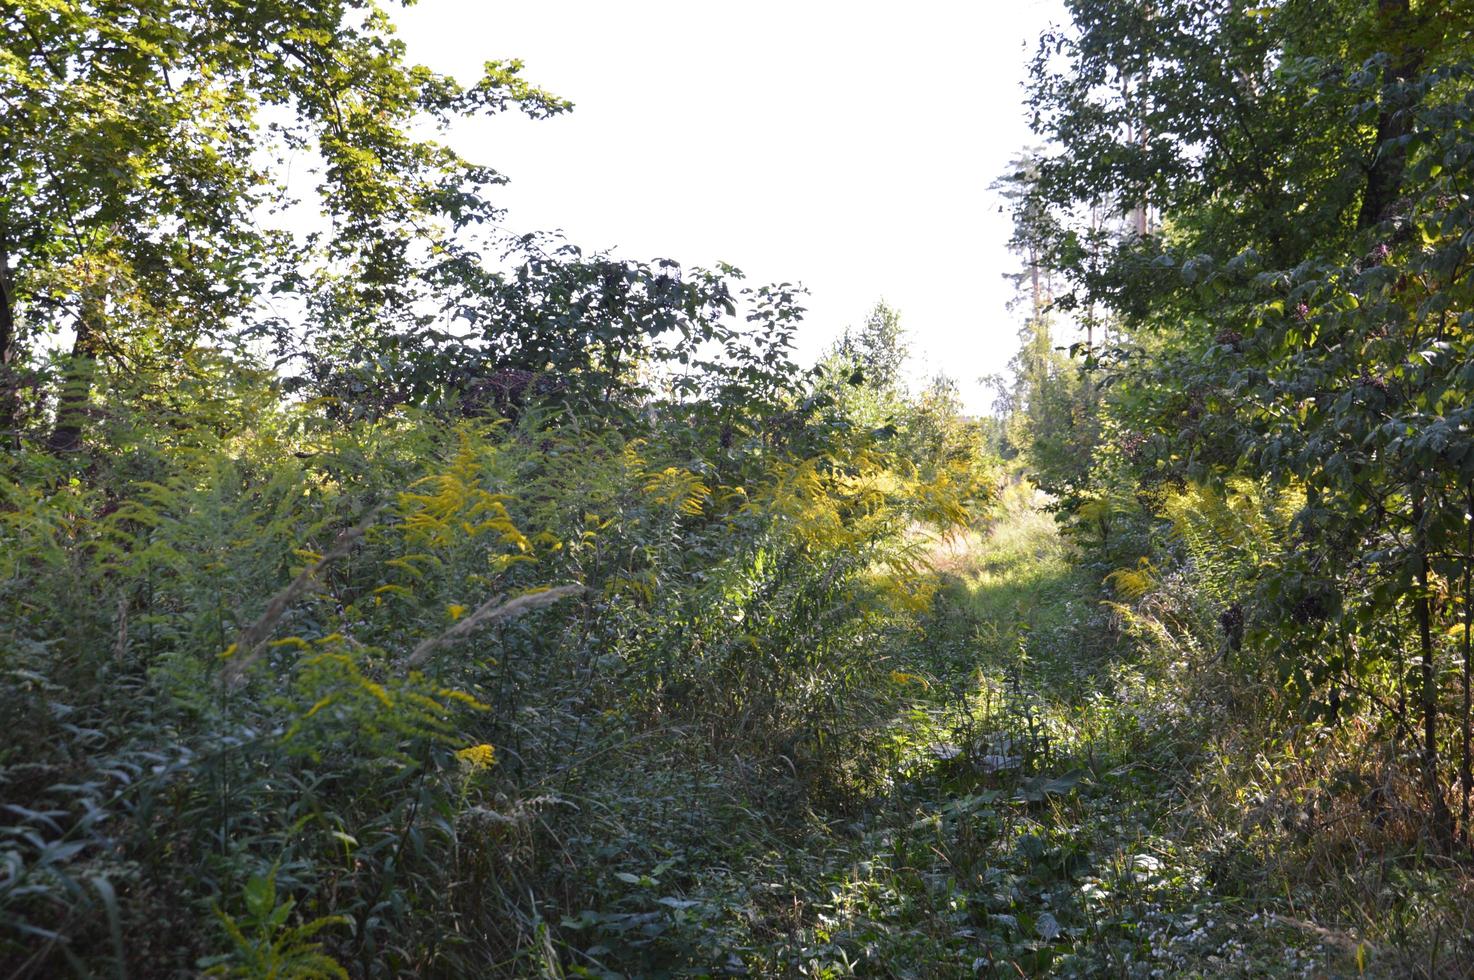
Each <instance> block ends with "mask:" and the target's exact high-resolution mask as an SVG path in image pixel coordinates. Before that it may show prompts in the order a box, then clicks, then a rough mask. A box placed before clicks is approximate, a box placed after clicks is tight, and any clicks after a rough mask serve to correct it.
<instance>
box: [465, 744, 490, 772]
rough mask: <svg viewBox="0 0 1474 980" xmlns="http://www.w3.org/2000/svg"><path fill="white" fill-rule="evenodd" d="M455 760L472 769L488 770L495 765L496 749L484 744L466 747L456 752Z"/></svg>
mask: <svg viewBox="0 0 1474 980" xmlns="http://www.w3.org/2000/svg"><path fill="white" fill-rule="evenodd" d="M456 758H457V759H459V760H461V761H462V762H464V763H465V764H466V765H468V766H470V767H471V768H472V769H490V768H491V767H492V766H494V765H496V748H495V747H494V746H491V745H488V744H486V743H485V742H482V743H481V744H480V745H468V746H467V747H466V748H464V749H459V750H457V751H456Z"/></svg>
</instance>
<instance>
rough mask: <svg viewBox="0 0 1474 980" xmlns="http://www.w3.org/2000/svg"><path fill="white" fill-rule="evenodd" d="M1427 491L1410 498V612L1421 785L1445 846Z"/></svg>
mask: <svg viewBox="0 0 1474 980" xmlns="http://www.w3.org/2000/svg"><path fill="white" fill-rule="evenodd" d="M1425 493H1426V491H1425V490H1424V489H1422V488H1421V487H1419V488H1418V490H1417V491H1416V496H1414V498H1413V513H1412V517H1413V540H1414V542H1415V544H1414V547H1415V548H1416V549H1417V563H1418V565H1417V590H1418V591H1417V595H1416V597H1415V598H1414V602H1413V615H1414V617H1415V618H1416V621H1417V625H1418V649H1419V651H1420V652H1421V653H1422V671H1423V676H1422V682H1423V685H1422V686H1423V690H1422V702H1423V704H1422V710H1423V789H1424V792H1426V793H1427V794H1428V808H1429V809H1428V816H1429V821H1430V823H1431V824H1432V830H1433V834H1434V838H1435V840H1437V841H1438V843H1439V844H1440V845H1443V846H1445V847H1446V846H1447V845H1448V844H1449V843H1450V841H1451V840H1452V837H1453V826H1452V823H1453V814H1452V813H1450V812H1449V809H1448V802H1447V801H1446V800H1445V799H1444V798H1443V788H1442V787H1441V786H1440V785H1439V782H1438V675H1437V671H1435V669H1434V662H1433V628H1432V608H1431V606H1432V603H1431V599H1430V595H1431V593H1430V591H1429V588H1428V537H1427V530H1426V529H1425V528H1424V526H1423V520H1424V516H1425V497H1424V495H1425Z"/></svg>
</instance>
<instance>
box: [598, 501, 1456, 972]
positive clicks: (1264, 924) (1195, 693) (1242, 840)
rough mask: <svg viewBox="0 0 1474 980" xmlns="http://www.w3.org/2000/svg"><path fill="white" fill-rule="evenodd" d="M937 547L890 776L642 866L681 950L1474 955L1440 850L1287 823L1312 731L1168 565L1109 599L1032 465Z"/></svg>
mask: <svg viewBox="0 0 1474 980" xmlns="http://www.w3.org/2000/svg"><path fill="white" fill-rule="evenodd" d="M933 564H934V566H935V567H936V568H937V570H938V571H939V572H940V573H941V577H942V580H943V584H942V588H941V590H940V592H939V593H938V594H937V595H936V597H935V599H934V601H933V603H932V607H931V610H930V612H928V613H927V614H926V615H925V616H924V617H923V619H922V621H921V622H920V623H918V629H917V631H916V633H915V636H913V637H911V638H910V639H907V640H902V641H899V642H898V643H897V645H896V646H895V648H894V649H890V650H888V651H884V652H881V651H877V655H880V656H886V657H887V659H888V662H889V665H890V666H891V667H893V668H894V672H893V673H892V674H891V677H892V680H893V681H894V682H895V683H896V684H897V685H899V686H900V687H901V688H902V689H903V690H904V692H905V699H904V707H903V709H902V710H901V711H899V712H898V713H897V714H896V715H895V716H894V717H893V718H892V719H891V720H890V721H889V723H887V724H886V725H884V726H882V727H880V728H877V729H876V730H875V731H873V732H872V733H870V735H869V736H868V741H869V742H870V743H871V744H873V745H874V746H876V747H877V750H879V751H880V754H881V755H882V756H883V757H885V758H887V759H889V760H890V766H891V768H890V771H889V774H888V777H887V778H885V779H882V780H880V781H879V783H878V785H879V786H880V788H879V789H877V790H876V791H874V792H873V793H871V794H869V795H868V796H865V797H864V798H862V799H859V800H852V801H848V802H844V803H841V804H839V805H832V806H819V807H814V808H812V809H811V808H809V807H807V806H805V805H803V804H802V803H800V804H797V805H796V808H795V809H794V810H792V811H790V812H779V811H780V810H781V808H774V807H773V806H772V804H771V802H769V803H767V804H754V805H753V807H752V808H751V809H742V810H741V812H740V813H735V814H729V817H730V819H729V820H728V821H727V822H725V823H723V825H722V826H721V827H719V828H715V829H707V830H705V831H703V832H701V833H702V835H703V837H702V839H703V840H706V841H709V842H710V844H709V848H708V850H707V851H706V855H705V856H704V857H703V858H702V859H701V860H700V861H699V862H691V861H687V862H685V863H686V866H687V868H688V871H689V873H688V874H687V875H686V876H684V878H683V881H684V882H685V883H686V884H685V885H684V886H683V887H681V888H679V889H678V892H679V897H671V896H670V895H669V894H668V892H669V890H670V886H669V883H666V884H662V883H661V882H660V880H659V876H660V875H659V873H660V871H661V870H662V868H663V867H664V866H663V865H657V866H656V868H655V871H654V872H652V875H651V876H649V877H646V878H642V879H641V881H640V882H638V883H637V884H634V885H632V888H635V889H636V890H639V889H643V890H644V892H645V899H646V901H645V903H644V904H643V905H639V904H638V903H636V904H634V905H631V906H630V908H632V909H636V908H638V909H639V911H638V912H631V913H629V914H628V915H627V916H626V919H625V920H621V921H623V922H626V923H628V924H629V925H628V927H629V928H630V929H633V928H635V927H636V926H638V927H639V928H645V929H655V928H657V927H656V925H655V924H654V923H655V922H656V920H657V919H658V920H659V921H660V923H661V925H659V926H658V928H659V929H660V930H665V931H664V932H663V934H662V936H661V937H660V938H659V939H658V940H655V941H657V942H658V943H664V944H666V945H665V947H664V948H666V949H671V948H673V947H674V948H678V949H680V950H682V953H681V956H682V957H683V958H684V961H685V963H686V966H685V967H682V968H676V969H671V970H667V971H665V974H666V975H673V976H674V975H681V976H686V975H692V974H693V973H695V974H697V975H712V973H713V970H712V967H711V966H710V964H713V963H717V964H724V965H722V966H721V967H719V968H718V969H717V970H716V971H715V973H716V974H718V975H723V974H724V975H748V976H805V977H826V978H827V977H843V976H873V977H915V978H936V977H973V976H986V977H1019V976H1105V977H1205V978H1208V977H1211V978H1217V977H1358V976H1385V977H1407V976H1433V977H1460V976H1470V975H1474V974H1471V972H1470V971H1469V970H1468V969H1467V967H1468V964H1467V963H1465V964H1461V963H1460V962H1459V961H1458V958H1457V957H1458V955H1459V954H1457V953H1456V952H1452V951H1450V947H1457V946H1458V945H1459V944H1460V943H1463V942H1466V940H1461V939H1458V938H1457V937H1452V936H1451V935H1450V932H1449V931H1445V932H1444V933H1443V935H1442V938H1440V935H1439V930H1440V929H1444V930H1452V931H1457V929H1458V926H1457V925H1456V923H1458V922H1460V921H1464V922H1467V921H1468V909H1467V903H1465V908H1464V910H1463V911H1462V912H1461V911H1460V910H1459V909H1458V908H1454V907H1452V906H1451V905H1450V904H1449V903H1450V902H1452V903H1454V904H1457V903H1458V902H1459V901H1461V900H1460V899H1459V897H1458V893H1457V890H1456V889H1454V890H1450V889H1449V888H1448V887H1447V882H1446V881H1445V882H1443V883H1442V884H1440V883H1439V881H1438V880H1437V879H1436V876H1431V875H1430V876H1427V877H1425V878H1420V877H1418V876H1419V874H1421V872H1418V871H1417V870H1416V869H1417V868H1418V867H1420V866H1422V867H1426V862H1421V861H1418V860H1410V861H1405V862H1402V863H1401V864H1399V862H1400V861H1402V858H1406V857H1409V855H1406V854H1404V855H1401V856H1397V855H1392V856H1388V855H1387V854H1383V855H1382V856H1380V858H1379V859H1378V861H1377V862H1372V863H1366V862H1363V861H1362V860H1361V858H1360V856H1359V855H1358V854H1356V853H1354V850H1347V848H1353V849H1354V848H1355V847H1357V846H1360V845H1359V843H1358V841H1357V839H1356V837H1355V831H1352V832H1351V833H1348V834H1347V835H1345V836H1342V837H1340V838H1337V837H1335V836H1334V835H1332V834H1327V835H1326V836H1325V840H1326V843H1324V844H1322V843H1319V842H1318V840H1317V838H1316V837H1315V835H1314V834H1313V833H1311V832H1310V831H1309V830H1307V829H1306V828H1304V827H1301V826H1300V825H1299V824H1298V823H1297V821H1301V820H1303V819H1304V816H1303V813H1304V811H1303V810H1302V809H1301V807H1300V804H1298V803H1297V802H1296V800H1297V793H1299V788H1298V787H1296V786H1295V785H1293V784H1292V783H1291V780H1292V778H1293V775H1294V771H1295V770H1294V766H1295V765H1298V764H1300V763H1299V761H1298V760H1300V759H1301V758H1303V756H1304V753H1305V752H1306V751H1316V750H1315V749H1314V747H1313V746H1312V747H1311V749H1310V750H1307V749H1306V747H1305V746H1304V745H1303V744H1299V743H1297V742H1296V741H1295V738H1296V737H1298V736H1295V735H1294V733H1291V735H1288V736H1284V737H1283V738H1281V736H1280V735H1279V734H1278V733H1277V730H1276V727H1275V723H1274V722H1273V721H1272V720H1271V717H1270V715H1269V714H1268V713H1267V712H1265V711H1260V710H1258V708H1257V707H1256V703H1255V698H1254V691H1255V690H1256V689H1255V688H1254V687H1253V686H1252V683H1253V682H1251V681H1249V680H1247V679H1246V678H1242V677H1240V678H1237V679H1235V678H1234V677H1232V676H1231V674H1230V673H1229V668H1228V666H1227V665H1226V664H1224V663H1223V662H1222V658H1221V657H1219V656H1218V655H1217V654H1216V653H1215V652H1214V651H1212V650H1204V649H1201V648H1197V647H1195V646H1194V645H1193V642H1192V641H1191V640H1190V639H1183V638H1182V637H1183V636H1186V635H1190V633H1191V631H1190V630H1180V631H1167V630H1163V629H1161V628H1160V626H1159V625H1154V624H1160V623H1162V622H1170V621H1174V620H1173V617H1174V616H1176V615H1179V614H1184V613H1182V610H1181V609H1175V608H1174V606H1173V602H1174V599H1173V590H1172V589H1170V588H1169V589H1166V590H1165V591H1164V592H1163V593H1162V595H1161V597H1160V598H1159V599H1157V600H1155V601H1156V602H1157V603H1158V605H1157V606H1156V607H1155V608H1154V609H1146V608H1144V607H1142V606H1141V605H1140V604H1139V605H1138V608H1137V610H1136V611H1134V612H1133V611H1128V610H1126V609H1125V608H1124V607H1117V608H1114V609H1113V608H1112V607H1111V606H1110V605H1109V604H1107V603H1102V602H1101V598H1100V597H1101V572H1100V570H1099V569H1089V568H1085V567H1082V565H1081V562H1080V561H1079V559H1078V557H1077V556H1076V554H1075V553H1074V552H1073V551H1072V550H1071V549H1070V548H1069V547H1068V546H1067V545H1066V544H1065V543H1064V542H1063V541H1062V540H1061V539H1060V538H1059V536H1058V535H1057V533H1056V530H1055V525H1054V522H1053V520H1052V519H1051V518H1050V516H1049V515H1048V514H1046V513H1043V512H1042V511H1041V510H1040V509H1039V508H1038V506H1037V502H1036V501H1034V500H1032V499H1031V498H1029V497H1026V496H1025V495H1024V492H1023V491H1022V490H1020V489H1016V490H1015V491H1013V492H1012V493H1011V496H1010V499H1009V502H1008V505H1007V506H1006V507H1005V508H1004V511H1003V513H1002V515H1001V516H1000V517H999V518H998V519H997V521H996V522H995V524H994V526H993V527H992V528H991V529H990V530H988V531H987V532H986V533H984V534H980V535H974V536H973V537H972V538H971V539H969V540H966V541H962V542H953V543H951V544H949V545H947V546H944V547H940V548H939V549H938V550H937V551H936V552H935V553H934V555H933ZM1182 591H1183V592H1186V590H1185V589H1184V590H1182ZM1245 692H1248V693H1245ZM1265 746H1268V747H1267V748H1266V747H1265ZM1273 753H1278V755H1275V754H1273ZM1306 785H1309V781H1308V780H1307V783H1306ZM1265 787H1270V788H1268V789H1266V788H1265ZM1348 825H1349V826H1354V825H1355V824H1348ZM718 839H719V840H718ZM1337 848H1340V850H1337ZM1412 857H1416V856H1415V855H1414V856H1412ZM693 864H699V865H700V867H699V868H698V867H695V866H693ZM659 896H664V897H659ZM1436 902H1442V903H1443V905H1442V906H1436ZM661 903H663V906H664V907H662V904H661ZM1435 913H1436V914H1435ZM1440 917H1441V918H1440ZM671 920H673V921H671ZM1439 922H1444V923H1450V922H1451V923H1455V925H1453V926H1447V925H1438V924H1437V923H1439ZM667 927H669V928H667ZM620 928H625V926H621V927H620ZM1430 931H1431V936H1430ZM626 938H627V937H626ZM622 942H623V940H621V944H622ZM663 962H665V963H668V962H669V960H668V959H667V960H664V961H663ZM662 969H663V968H662ZM654 972H660V971H654ZM654 972H652V973H651V974H649V975H654ZM642 975H646V974H642Z"/></svg>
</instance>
